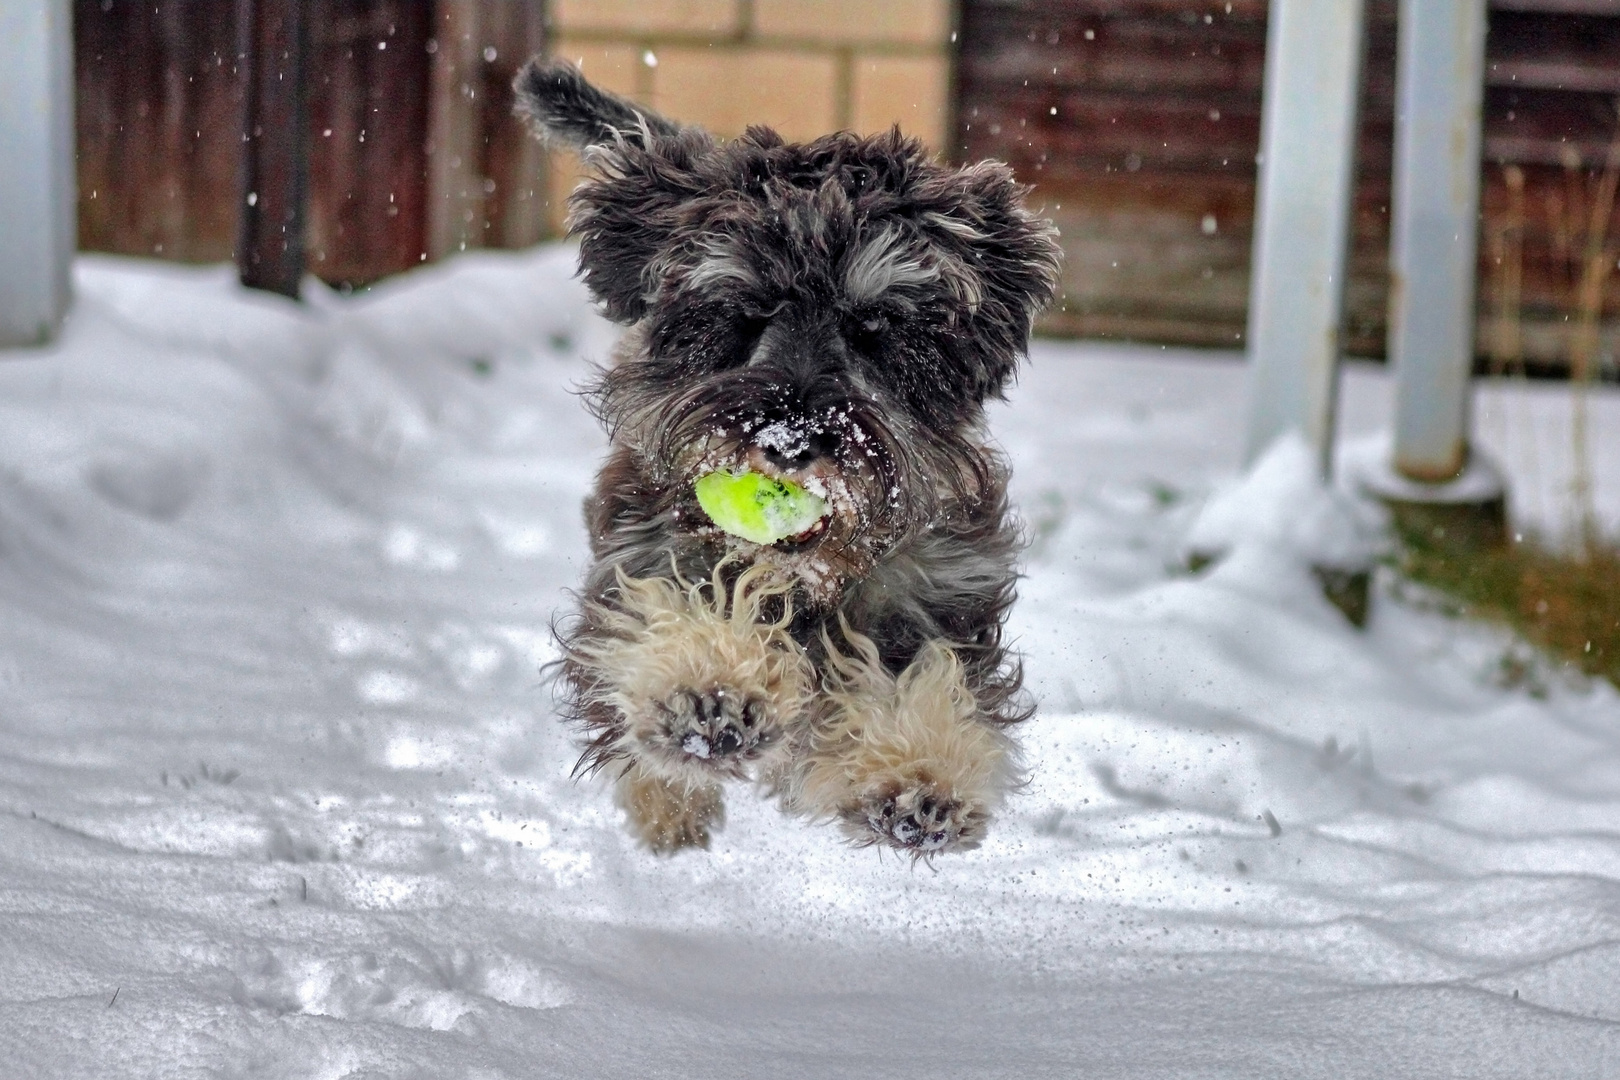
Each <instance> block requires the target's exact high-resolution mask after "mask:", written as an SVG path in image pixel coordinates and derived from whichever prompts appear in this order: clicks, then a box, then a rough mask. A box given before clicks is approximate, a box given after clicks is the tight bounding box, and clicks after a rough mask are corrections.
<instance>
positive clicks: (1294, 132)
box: [1247, 0, 1363, 472]
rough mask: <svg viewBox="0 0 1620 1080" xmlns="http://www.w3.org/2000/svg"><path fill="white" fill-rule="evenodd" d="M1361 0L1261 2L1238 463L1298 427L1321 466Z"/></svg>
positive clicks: (1341, 268)
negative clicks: (1245, 430) (1256, 177)
mask: <svg viewBox="0 0 1620 1080" xmlns="http://www.w3.org/2000/svg"><path fill="white" fill-rule="evenodd" d="M1362 14H1363V0H1272V4H1271V12H1270V16H1269V19H1268V22H1267V28H1266V73H1265V97H1264V103H1263V106H1262V110H1261V120H1260V151H1261V158H1260V190H1259V197H1258V200H1257V210H1256V215H1255V235H1254V259H1253V272H1252V277H1251V280H1250V288H1249V365H1250V415H1249V436H1248V451H1247V456H1248V458H1249V460H1251V461H1252V460H1253V459H1254V458H1255V457H1257V456H1258V455H1259V454H1260V453H1261V452H1262V451H1264V450H1265V448H1266V447H1267V446H1269V445H1271V443H1272V441H1273V440H1274V439H1276V438H1277V437H1278V436H1279V435H1282V434H1284V433H1285V432H1288V431H1298V432H1300V433H1301V434H1303V435H1304V436H1305V438H1306V439H1307V440H1309V441H1310V443H1311V445H1312V446H1313V447H1315V449H1316V451H1317V453H1318V454H1319V456H1320V460H1321V462H1322V467H1323V471H1324V472H1325V471H1326V469H1327V463H1328V453H1329V449H1330V447H1331V444H1332V439H1333V397H1334V389H1335V378H1336V374H1337V368H1338V361H1339V322H1340V316H1341V313H1342V311H1343V307H1344V279H1345V263H1346V256H1347V253H1348V250H1349V245H1350V220H1351V218H1350V214H1351V206H1350V195H1351V187H1352V183H1353V181H1354V178H1355V145H1356V106H1357V98H1358V91H1359V88H1360V83H1361V57H1362V36H1363V34H1362V23H1363V20H1362Z"/></svg>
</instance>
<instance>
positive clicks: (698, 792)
mask: <svg viewBox="0 0 1620 1080" xmlns="http://www.w3.org/2000/svg"><path fill="white" fill-rule="evenodd" d="M721 798H722V796H721V791H720V785H719V784H716V783H708V784H697V785H690V784H688V783H687V782H686V781H685V780H674V779H671V778H670V777H668V776H664V775H662V774H659V773H652V772H648V771H647V770H646V769H644V768H642V767H641V765H640V763H639V762H638V763H634V764H632V765H631V766H630V767H629V768H628V769H626V770H625V771H624V773H623V774H622V775H620V777H619V782H618V785H617V787H616V788H615V790H614V801H616V802H617V803H618V804H619V807H620V808H621V809H622V810H624V811H625V813H627V814H628V815H629V816H630V829H631V831H632V832H633V833H635V835H636V839H638V840H640V841H641V842H642V843H643V844H644V845H646V846H647V847H648V848H649V849H651V850H652V851H655V852H657V853H658V854H660V855H664V854H669V853H671V852H675V851H679V850H680V849H681V848H688V847H699V848H707V847H708V846H709V835H710V833H712V832H714V831H716V830H718V829H719V828H720V826H721V825H722V824H724V822H725V818H726V810H725V805H724V803H723V802H722V801H721Z"/></svg>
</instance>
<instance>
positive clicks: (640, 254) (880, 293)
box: [517, 61, 1058, 575]
mask: <svg viewBox="0 0 1620 1080" xmlns="http://www.w3.org/2000/svg"><path fill="white" fill-rule="evenodd" d="M517 91H518V98H519V108H520V110H521V111H523V112H524V113H526V114H527V115H528V116H529V117H530V118H531V120H532V121H533V122H534V123H535V126H536V127H537V128H538V129H539V130H540V131H541V133H542V134H543V135H545V136H546V137H548V138H549V139H551V140H553V141H555V142H560V143H563V144H564V145H568V146H571V147H574V148H576V149H579V150H581V151H582V152H583V154H584V157H585V160H586V163H587V164H588V165H589V166H591V167H592V169H593V172H594V175H593V177H592V178H591V179H589V180H587V181H586V182H584V183H583V184H581V186H580V187H579V188H578V190H576V191H575V192H574V194H573V197H572V199H571V200H570V219H569V220H570V227H571V231H572V232H573V234H575V235H576V236H578V237H579V239H580V262H581V268H582V271H583V273H584V277H585V281H586V283H587V285H588V286H589V288H590V290H591V292H592V294H593V295H594V296H595V297H596V299H597V301H598V302H599V303H600V305H601V307H602V309H603V310H604V312H605V313H606V314H607V316H608V317H609V318H611V319H614V320H616V321H618V322H621V323H624V324H626V325H628V326H632V327H633V328H634V329H633V330H632V333H631V336H630V338H629V341H630V347H629V348H627V349H625V350H624V351H623V354H622V355H621V358H620V360H619V362H618V363H617V364H616V365H614V367H613V368H611V369H610V370H609V371H607V372H606V373H604V376H603V379H602V382H601V384H600V386H599V387H598V389H597V396H596V404H597V407H598V408H599V409H600V411H601V414H602V416H603V419H604V420H605V422H606V423H607V425H608V427H609V430H610V432H611V433H612V434H613V435H614V437H615V438H616V439H618V440H619V441H621V442H622V443H623V444H624V445H627V446H630V447H631V448H632V449H633V450H634V451H635V452H636V453H637V454H638V455H640V456H641V457H642V458H643V459H644V466H645V468H646V469H647V470H648V473H649V475H651V476H653V477H655V478H656V479H657V481H658V483H659V484H660V485H661V486H664V487H667V489H668V492H669V494H668V497H669V498H670V499H671V500H672V510H673V512H674V513H676V514H677V515H680V516H681V517H682V519H683V520H686V521H689V522H690V525H691V527H692V528H693V529H700V528H702V527H703V523H704V521H705V520H706V519H705V518H704V517H703V515H702V514H701V512H698V511H697V510H696V508H695V507H693V506H691V505H690V489H691V485H692V482H693V481H694V480H695V479H696V478H697V476H699V475H701V474H703V473H705V472H709V471H712V470H714V469H716V468H720V467H727V466H730V467H737V466H742V465H746V466H749V467H751V468H753V469H755V470H756V471H760V472H764V473H766V474H767V475H777V476H785V477H788V478H791V479H795V480H798V481H800V482H801V483H804V484H805V485H806V486H807V487H810V488H811V489H812V490H817V491H820V492H824V493H825V494H826V495H827V496H828V499H829V502H830V504H831V505H832V507H833V514H832V517H831V519H830V524H829V526H828V528H827V529H826V530H825V531H824V533H823V534H821V535H817V536H814V537H810V538H808V539H801V540H799V541H798V543H797V547H798V548H800V549H802V548H804V547H805V546H806V545H813V546H815V547H817V548H818V549H820V550H821V551H822V555H823V558H824V559H825V558H826V557H827V553H828V551H832V552H834V553H836V555H837V556H838V557H837V558H834V559H833V565H834V572H835V573H838V574H840V575H842V574H845V573H850V572H858V570H859V568H860V567H861V566H862V565H863V564H864V565H869V564H870V559H871V558H872V557H874V555H875V554H877V553H880V552H881V551H882V550H883V549H884V547H885V546H887V545H889V544H892V543H893V542H894V541H895V540H896V539H897V538H898V537H901V536H903V535H905V534H906V533H907V532H908V531H910V530H914V529H917V528H922V527H926V526H927V525H928V523H930V522H931V521H933V520H934V519H935V517H936V516H937V515H938V514H939V513H941V512H942V507H944V506H945V505H946V504H947V503H948V502H950V501H951V500H956V501H958V502H961V501H972V500H975V499H980V498H984V497H990V496H991V492H990V489H991V488H994V487H997V486H998V485H997V484H996V477H995V475H994V473H995V466H994V465H993V463H992V462H991V459H990V458H989V457H988V456H987V455H986V454H985V452H984V451H983V449H982V443H981V422H982V413H983V404H984V402H985V400H986V399H987V398H991V397H997V396H999V395H1000V394H1001V393H1002V392H1003V390H1004V389H1005V388H1006V386H1007V384H1008V382H1009V381H1010V379H1011V378H1012V375H1013V373H1014V370H1015V368H1016V366H1017V363H1018V360H1019V358H1020V356H1021V355H1022V354H1023V352H1024V349H1025V347H1026V344H1027V342H1028V337H1029V330H1030V324H1031V322H1032V321H1033V319H1034V317H1035V315H1036V314H1037V313H1038V312H1039V311H1040V309H1041V308H1042V307H1043V306H1044V305H1045V304H1046V303H1047V302H1048V301H1049V300H1050V299H1051V296H1052V293H1053V289H1054V287H1055V283H1056V278H1057V270H1058V248H1057V245H1056V243H1055V241H1054V239H1053V237H1054V231H1053V229H1052V227H1051V225H1050V224H1049V223H1048V222H1045V221H1043V220H1039V219H1037V218H1035V217H1033V216H1032V215H1031V214H1030V213H1029V212H1028V211H1026V210H1025V209H1024V206H1023V196H1024V193H1025V189H1024V188H1023V187H1021V186H1020V185H1019V184H1018V183H1017V182H1016V181H1015V180H1014V179H1013V176H1012V173H1011V171H1010V170H1009V169H1008V168H1007V167H1006V166H1005V165H1001V164H999V163H995V162H983V163H980V164H977V165H969V166H965V167H960V168H958V167H954V166H950V165H944V164H940V163H938V162H935V161H933V160H932V159H931V158H930V157H929V156H928V154H927V153H926V151H925V150H924V149H923V147H922V144H921V143H919V142H918V141H916V140H915V139H907V138H904V137H902V136H901V134H900V132H899V131H898V129H896V130H894V131H892V132H889V133H887V134H883V135H876V136H871V137H859V136H856V135H852V134H849V133H847V132H843V133H838V134H834V135H827V136H824V137H822V138H819V139H815V140H813V141H810V142H805V143H786V142H784V141H783V140H782V139H781V137H779V136H778V135H777V134H776V133H775V132H774V131H772V130H770V129H769V128H764V127H754V128H750V129H749V130H748V132H747V133H746V134H744V135H743V136H741V137H740V138H737V139H734V140H731V141H729V142H720V141H717V140H716V139H714V138H713V137H712V136H710V135H709V134H707V133H706V132H704V131H702V130H700V129H697V128H691V127H681V126H679V125H677V124H674V123H672V122H671V121H669V120H666V119H664V118H662V117H659V116H657V115H656V114H653V113H650V112H647V111H645V110H642V109H639V108H638V107H636V106H633V105H631V104H629V103H627V102H625V101H622V100H620V99H618V98H616V97H613V96H612V95H609V94H606V93H603V92H602V91H600V90H598V89H596V88H595V87H593V86H591V85H590V84H589V83H587V82H586V81H585V80H584V78H583V77H582V76H581V75H580V73H579V71H578V70H577V69H575V68H574V67H572V66H571V65H568V64H566V63H557V62H550V63H548V62H544V61H534V62H531V64H530V65H529V66H528V67H526V68H525V69H524V70H523V72H522V73H521V74H520V75H519V77H518V81H517ZM993 497H994V498H996V499H998V500H999V498H1000V494H999V491H996V492H994V494H993ZM780 546H781V547H782V548H783V549H784V550H790V549H793V548H794V547H795V544H794V541H787V542H784V544H783V545H780ZM757 554H758V553H756V555H757Z"/></svg>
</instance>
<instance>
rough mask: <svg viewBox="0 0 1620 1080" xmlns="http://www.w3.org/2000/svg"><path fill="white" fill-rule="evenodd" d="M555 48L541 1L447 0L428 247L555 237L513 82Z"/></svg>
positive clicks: (439, 48)
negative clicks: (532, 60)
mask: <svg viewBox="0 0 1620 1080" xmlns="http://www.w3.org/2000/svg"><path fill="white" fill-rule="evenodd" d="M544 46H545V29H544V10H543V8H542V5H541V3H540V2H539V0H439V2H438V5H437V15H436V19H435V23H434V27H433V52H432V56H433V73H432V79H433V93H432V102H433V106H432V115H431V118H430V120H429V136H428V175H429V205H428V250H429V253H430V255H431V257H433V258H439V257H442V256H444V255H448V254H452V253H454V252H456V251H465V250H467V249H468V248H480V247H520V246H523V245H525V244H532V243H534V242H536V241H537V240H539V239H540V238H541V237H542V236H544V235H545V234H546V214H545V191H546V187H545V183H544V180H545V172H544V157H543V155H542V152H541V149H540V146H539V144H538V143H537V142H536V141H535V140H534V139H533V137H532V136H531V135H530V133H529V132H528V131H526V130H525V129H524V127H523V125H522V124H521V123H520V122H519V121H518V120H517V118H516V117H515V116H513V113H512V105H513V97H512V80H513V78H514V77H515V76H516V75H517V70H518V68H519V67H520V66H521V65H522V64H523V63H524V61H526V60H527V59H528V58H529V57H530V56H532V55H534V54H535V53H537V52H541V51H543V49H544Z"/></svg>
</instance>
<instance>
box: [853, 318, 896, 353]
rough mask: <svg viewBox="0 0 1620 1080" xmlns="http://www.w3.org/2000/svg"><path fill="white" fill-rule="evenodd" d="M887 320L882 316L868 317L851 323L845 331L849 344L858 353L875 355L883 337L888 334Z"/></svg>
mask: <svg viewBox="0 0 1620 1080" xmlns="http://www.w3.org/2000/svg"><path fill="white" fill-rule="evenodd" d="M888 330H889V320H888V319H887V318H885V317H884V316H882V315H869V316H867V317H865V318H858V319H854V320H852V321H851V324H850V326H849V327H848V329H847V330H846V331H845V333H846V335H847V336H848V338H849V343H850V344H851V345H852V346H854V347H855V349H856V350H857V351H858V352H863V353H875V352H877V351H879V349H880V348H881V347H882V345H883V335H884V334H886V333H888Z"/></svg>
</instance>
